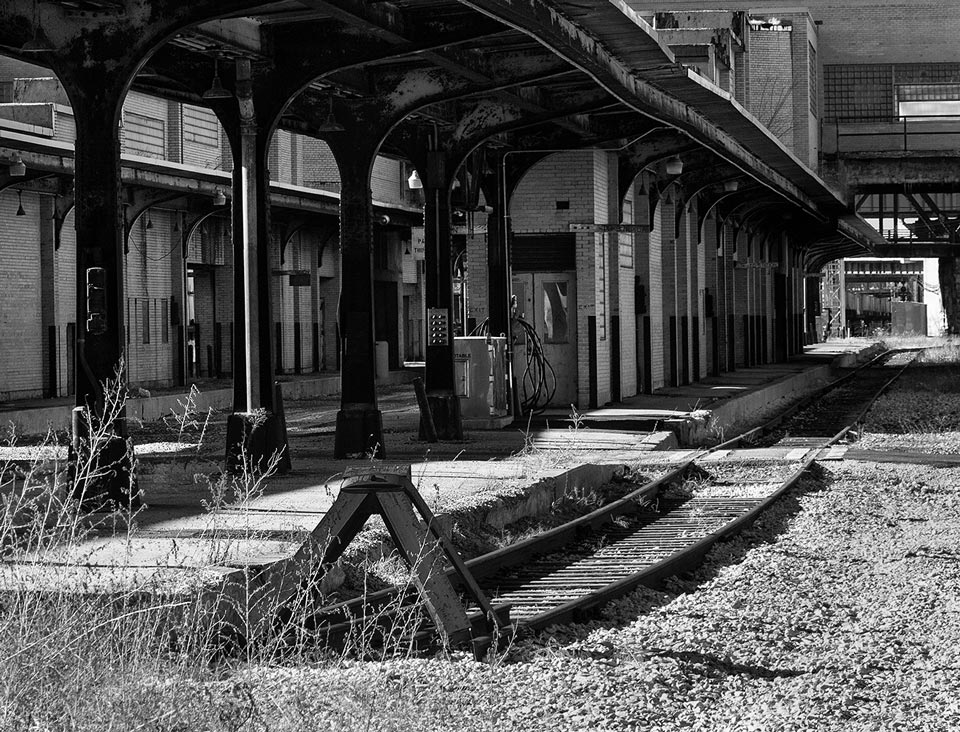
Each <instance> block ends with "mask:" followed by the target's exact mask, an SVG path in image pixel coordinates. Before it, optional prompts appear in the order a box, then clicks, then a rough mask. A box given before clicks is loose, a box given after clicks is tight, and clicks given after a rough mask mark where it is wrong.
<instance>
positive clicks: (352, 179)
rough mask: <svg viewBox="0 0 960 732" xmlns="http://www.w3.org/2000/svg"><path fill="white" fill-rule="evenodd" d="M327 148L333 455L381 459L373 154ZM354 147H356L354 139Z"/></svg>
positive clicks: (340, 146) (358, 148)
mask: <svg viewBox="0 0 960 732" xmlns="http://www.w3.org/2000/svg"><path fill="white" fill-rule="evenodd" d="M338 142H341V143H342V144H336V143H331V148H332V149H333V151H334V154H335V155H336V157H337V163H338V165H339V166H340V256H341V258H340V314H339V320H340V322H339V325H340V351H341V361H340V363H341V370H340V411H339V412H337V433H336V439H335V441H334V456H335V457H338V458H345V457H362V456H364V455H376V456H379V457H383V456H384V454H385V452H386V451H385V448H384V444H383V418H382V415H381V413H380V410H379V409H378V407H377V387H376V370H375V364H376V359H375V358H374V353H375V351H374V338H375V333H374V321H373V312H374V311H373V196H372V194H371V191H370V171H371V169H372V167H373V160H374V158H375V156H376V152H375V151H374V150H367V149H364V148H363V146H362V145H356V146H354V145H351V144H350V142H349V141H346V140H341V141H338ZM354 142H359V141H358V140H354Z"/></svg>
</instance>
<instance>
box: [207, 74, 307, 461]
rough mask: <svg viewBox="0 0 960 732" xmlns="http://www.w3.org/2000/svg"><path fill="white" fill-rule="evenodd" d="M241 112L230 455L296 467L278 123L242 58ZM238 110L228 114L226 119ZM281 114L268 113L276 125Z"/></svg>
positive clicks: (233, 123)
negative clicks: (261, 114) (277, 202)
mask: <svg viewBox="0 0 960 732" xmlns="http://www.w3.org/2000/svg"><path fill="white" fill-rule="evenodd" d="M236 72H237V74H236V93H237V102H238V105H237V109H238V114H237V115H236V116H235V118H232V119H228V120H227V121H228V124H226V125H225V128H228V129H229V130H230V134H228V137H229V138H230V143H231V150H232V153H233V209H232V224H233V251H234V256H233V268H234V269H233V272H234V323H236V325H235V330H234V334H235V335H234V354H233V364H234V375H233V409H234V413H233V414H232V415H230V417H229V419H228V420H227V445H226V460H227V466H228V468H234V469H236V468H237V467H238V466H240V465H241V464H242V462H243V461H247V464H248V465H249V466H256V467H257V468H258V469H260V470H265V469H267V467H268V466H269V465H270V464H271V461H276V462H275V468H276V469H277V470H279V471H280V472H286V471H288V470H290V467H291V464H290V450H289V446H288V444H287V430H286V425H285V423H284V419H283V407H282V405H281V403H280V388H279V385H278V384H276V382H275V381H274V368H273V347H272V342H271V340H272V339H271V326H270V321H271V319H272V318H271V308H270V280H271V278H270V251H271V246H270V244H271V227H270V198H269V187H270V178H269V172H268V171H267V154H268V150H269V144H270V137H271V134H272V131H273V128H272V125H271V124H270V123H269V122H268V123H267V124H264V122H263V121H262V120H258V117H257V110H256V108H255V102H254V92H253V80H252V77H251V69H250V61H249V60H248V59H238V60H237V62H236ZM229 116H230V115H223V114H221V120H223V118H224V117H229ZM272 117H273V115H270V114H268V115H266V118H267V119H268V120H269V121H270V122H272Z"/></svg>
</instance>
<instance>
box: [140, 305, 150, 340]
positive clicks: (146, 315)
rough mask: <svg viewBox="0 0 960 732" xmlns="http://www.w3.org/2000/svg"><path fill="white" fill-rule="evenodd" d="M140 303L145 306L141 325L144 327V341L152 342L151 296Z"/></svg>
mask: <svg viewBox="0 0 960 732" xmlns="http://www.w3.org/2000/svg"><path fill="white" fill-rule="evenodd" d="M140 305H141V307H142V308H143V320H142V321H141V323H140V325H141V326H142V327H143V342H144V343H149V342H150V300H149V298H145V299H144V300H143V301H142V302H141V303H140Z"/></svg>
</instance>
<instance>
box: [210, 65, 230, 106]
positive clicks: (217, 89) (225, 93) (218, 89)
mask: <svg viewBox="0 0 960 732" xmlns="http://www.w3.org/2000/svg"><path fill="white" fill-rule="evenodd" d="M219 66H220V65H219V64H218V63H217V62H216V61H214V62H213V79H212V80H211V81H210V88H209V89H207V90H206V91H205V92H204V93H203V94H202V96H203V98H204V99H230V98H231V97H232V96H233V94H231V93H230V91H229V90H228V89H226V88H225V87H224V86H223V82H221V81H220V68H219Z"/></svg>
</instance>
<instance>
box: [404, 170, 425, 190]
mask: <svg viewBox="0 0 960 732" xmlns="http://www.w3.org/2000/svg"><path fill="white" fill-rule="evenodd" d="M407 188H412V189H414V190H419V189H420V188H423V181H421V180H420V175H419V174H418V173H417V171H416V170H414V171H413V172H412V173H411V174H410V177H409V178H407Z"/></svg>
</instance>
